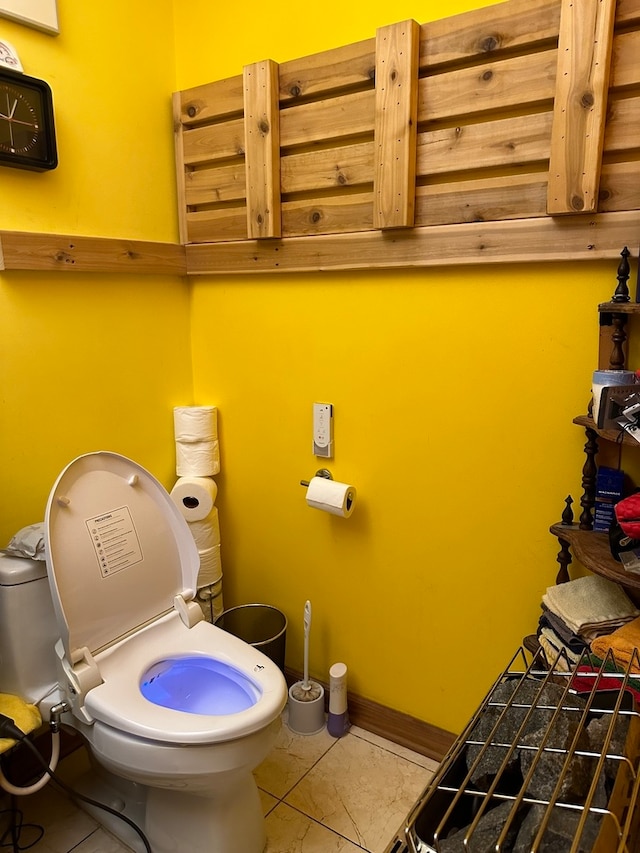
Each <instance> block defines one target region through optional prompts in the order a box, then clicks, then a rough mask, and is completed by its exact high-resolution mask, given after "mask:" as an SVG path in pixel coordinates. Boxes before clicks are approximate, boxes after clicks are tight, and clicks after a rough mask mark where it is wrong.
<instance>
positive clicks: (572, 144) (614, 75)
mask: <svg viewBox="0 0 640 853" xmlns="http://www.w3.org/2000/svg"><path fill="white" fill-rule="evenodd" d="M574 3H575V0H507V2H503V3H499V4H497V5H495V6H490V7H487V8H484V9H478V10H474V11H472V12H467V13H465V14H462V15H457V16H455V17H452V18H449V19H446V20H443V21H436V22H433V23H429V24H423V25H422V26H420V27H419V28H418V30H417V33H414V34H413V35H412V37H411V38H410V39H409V41H408V42H401V41H400V40H399V39H398V37H397V34H398V33H399V32H400V31H401V28H402V27H403V26H405V29H406V24H407V22H404V23H403V24H401V25H393V27H390V28H386V27H385V28H382V29H381V30H380V31H379V32H378V37H377V38H378V46H379V45H380V39H381V34H382V33H394V34H395V35H394V38H392V39H391V41H392V42H393V44H392V45H391V47H390V48H388V49H387V52H386V53H381V51H380V49H378V52H377V58H376V39H369V40H366V41H362V42H358V43H356V44H353V45H348V46H345V47H340V48H336V49H334V50H331V51H325V52H323V53H319V54H315V55H313V56H309V57H303V58H301V59H296V60H293V61H290V62H286V63H282V64H281V65H280V66H279V69H278V86H279V95H278V96H279V134H280V158H279V164H278V166H279V182H280V186H279V193H278V192H277V189H276V187H272V188H271V190H270V193H271V198H272V199H273V200H275V201H276V202H277V200H279V199H281V236H282V238H283V239H284V240H285V241H286V239H287V238H293V237H313V236H314V235H317V236H319V235H341V234H346V233H359V232H369V231H372V230H373V231H383V230H390V232H391V233H393V231H394V230H395V229H396V228H398V227H402V228H411V227H412V226H413V227H415V228H422V227H433V226H439V225H443V226H446V225H454V224H463V223H472V222H497V223H500V222H508V221H510V220H522V219H525V220H526V219H532V218H538V217H545V216H547V215H548V209H547V206H548V205H549V212H551V213H553V214H554V215H555V214H560V213H562V214H575V213H576V210H577V208H576V192H568V191H567V188H566V187H563V188H562V192H558V191H557V189H558V187H557V185H554V181H553V180H552V182H551V184H550V182H549V174H550V160H553V166H554V169H555V166H556V163H558V162H560V161H561V160H562V159H563V158H564V165H563V167H562V169H556V170H555V172H554V175H557V174H561V176H562V179H563V180H566V176H567V175H568V174H569V173H570V172H571V173H572V174H573V178H572V179H571V180H572V182H573V185H574V186H576V180H577V178H576V175H578V173H579V172H580V171H586V172H588V175H587V179H586V180H584V179H583V176H580V185H579V187H578V189H579V191H580V193H581V194H582V197H583V199H584V198H588V201H587V202H583V208H582V210H583V211H584V213H587V212H589V213H595V212H612V211H627V210H637V209H639V208H640V192H639V191H640V166H639V163H638V161H639V160H640V0H618V2H617V4H616V3H615V0H580V8H579V11H580V12H581V14H582V13H583V12H586V11H587V7H588V9H589V10H591V14H592V19H593V20H592V19H591V18H588V16H585V17H583V18H582V19H581V25H584V26H586V24H584V21H585V20H587V19H588V20H592V29H593V28H594V27H595V29H593V33H592V35H593V38H591V40H590V42H589V40H588V39H586V38H584V37H583V36H584V28H583V30H582V33H581V35H580V38H579V39H578V40H577V41H576V38H575V34H574V29H575V21H574V22H571V19H570V15H569V12H570V8H571V7H572V6H573V5H574ZM583 4H585V5H584V8H583ZM614 9H615V31H614V32H613V33H611V21H612V20H613V10H614ZM607 16H608V17H607ZM561 20H564V24H561ZM593 22H595V23H593ZM416 26H417V25H416ZM559 37H560V38H561V39H562V55H559V51H558V39H559ZM412 39H415V40H416V41H417V42H418V43H419V47H418V51H419V53H418V60H417V70H416V73H415V78H414V80H413V81H412V87H410V88H412V89H413V91H412V92H411V96H410V97H407V98H406V99H405V100H404V103H403V105H402V107H401V109H402V110H403V111H404V112H403V115H404V116H405V120H406V116H407V115H409V116H411V110H412V106H411V105H412V103H415V116H416V122H415V139H414V140H413V139H412V137H411V134H409V135H407V137H406V139H405V141H404V143H403V144H404V148H403V150H402V157H401V161H399V162H401V163H402V165H401V166H397V167H396V168H395V170H394V168H392V165H393V164H392V162H391V160H392V156H393V155H392V154H391V153H390V152H391V150H392V149H391V145H392V141H393V140H394V138H395V139H397V138H398V137H397V136H396V137H394V135H393V133H391V132H389V130H388V127H389V126H390V125H387V129H385V122H386V121H387V118H388V116H387V113H386V110H385V108H384V105H383V101H382V100H381V94H380V90H379V87H380V86H381V84H382V81H383V80H385V78H384V70H383V68H384V67H387V66H388V64H389V63H391V64H395V65H396V66H397V67H398V68H402V69H404V71H403V73H406V68H407V67H408V64H407V56H406V50H407V45H408V44H409V45H410V44H413V41H412ZM567 44H571V45H573V46H574V47H573V49H574V51H577V55H573V56H572V57H571V61H570V62H568V63H567V57H566V56H565V54H564V51H565V48H566V45H567ZM609 58H610V61H609ZM376 62H377V63H378V66H379V67H378V69H377V70H376ZM403 63H404V64H403ZM409 64H410V63H409ZM414 64H415V63H414ZM609 67H610V73H609ZM558 69H561V71H560V73H561V74H562V85H559V81H558ZM245 73H246V69H245ZM566 75H569V76H570V77H571V78H572V84H573V88H572V85H569V86H567V80H566ZM376 78H377V84H378V87H376ZM607 78H609V79H607ZM386 82H387V83H388V80H387V81H386ZM576 87H578V88H579V90H580V94H581V95H583V94H584V92H585V91H587V90H588V91H589V92H591V93H592V95H593V99H594V105H595V106H594V111H593V112H589V111H588V115H587V120H586V122H585V121H580V122H576V121H567V122H566V123H565V128H564V130H565V132H564V134H563V132H562V131H563V126H562V121H561V119H562V115H563V114H562V113H561V112H560V118H558V114H559V111H561V110H562V109H563V108H566V106H567V105H569V106H570V108H571V109H573V110H574V111H575V107H574V106H573V103H574V102H573V101H572V100H571V99H572V98H573V97H574V91H575V88H576ZM376 88H378V91H376ZM412 97H415V102H412V100H411V98H412ZM176 99H177V101H176V103H177V107H176V131H177V136H178V139H177V151H180V152H181V155H179V156H181V157H182V165H181V167H179V170H178V171H179V183H180V185H181V188H180V199H181V201H180V203H181V210H180V213H181V220H182V234H183V235H184V240H185V242H187V243H213V242H225V243H227V242H233V241H238V240H239V241H243V240H248V239H250V236H257V235H249V233H248V230H247V197H246V179H247V175H246V154H245V141H244V140H245V129H244V123H245V122H244V114H245V110H246V106H245V103H244V97H243V75H239V76H238V77H236V78H229V79H228V80H223V81H219V82H216V83H211V84H207V85H204V86H199V87H196V88H194V89H190V90H187V91H184V92H181V93H178V95H177V96H176ZM563 104H564V106H562V105H563ZM605 119H606V121H605ZM396 121H397V118H396ZM412 121H413V119H412ZM554 128H555V129H554ZM554 133H555V134H556V136H555V137H554V136H553V134H554ZM567 135H568V136H569V139H568V140H567V139H566V137H567ZM563 136H564V137H565V139H564V140H563ZM594 137H595V139H596V141H595V144H594ZM385 138H386V140H387V142H386V145H387V146H388V147H387V149H386V151H385V154H384V157H383V158H382V160H380V158H379V157H378V156H377V153H379V150H380V149H379V142H380V140H381V139H385ZM552 139H553V140H554V141H553V143H552ZM414 143H415V144H414ZM568 152H569V153H568ZM567 158H569V159H568V160H567ZM381 163H382V167H381V165H380V164H381ZM567 163H568V164H569V165H567ZM385 167H386V168H385ZM273 174H274V175H275V171H274V172H273ZM408 177H410V180H411V181H412V182H413V183H414V184H415V191H414V192H411V190H410V188H409V187H408V185H407V180H408ZM274 180H275V179H274ZM383 182H386V183H383ZM394 183H395V185H396V186H401V187H402V190H401V193H402V196H403V197H402V205H401V213H400V214H397V213H396V212H395V211H394V210H392V207H393V206H390V205H388V203H387V204H385V206H383V208H381V206H380V205H379V204H377V203H376V199H377V200H378V201H379V200H380V198H379V196H380V187H382V186H386V187H389V186H392V185H393V184H394ZM385 192H387V190H385ZM393 192H397V190H394V191H392V193H393ZM585 193H586V195H585ZM549 199H554V200H553V201H549ZM381 210H382V213H381V212H380V211H381ZM275 233H276V232H274V235H275Z"/></svg>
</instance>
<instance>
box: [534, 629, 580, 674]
mask: <svg viewBox="0 0 640 853" xmlns="http://www.w3.org/2000/svg"><path fill="white" fill-rule="evenodd" d="M538 642H539V643H540V648H541V649H542V651H543V653H544V656H545V659H546V662H547V666H552V667H553V668H554V670H556V672H571V670H572V669H573V667H574V666H575V662H574V661H572V660H569V658H568V657H567V654H566V652H565V651H564V650H562V651H561V652H560V656H558V653H559V651H560V650H559V649H557V648H556V647H555V645H554V644H553V643H552V642H551V641H550V640H549V638H548V637H545V636H544V634H540V636H539V637H538Z"/></svg>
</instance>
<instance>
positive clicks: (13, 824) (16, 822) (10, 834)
mask: <svg viewBox="0 0 640 853" xmlns="http://www.w3.org/2000/svg"><path fill="white" fill-rule="evenodd" d="M4 814H8V815H10V818H9V826H8V827H7V828H6V830H5V831H4V832H3V833H2V835H0V847H7V848H10V849H11V851H12V853H21V851H22V850H29V848H30V847H33V846H34V845H35V844H37V843H38V841H40V839H41V838H42V836H43V835H44V828H43V827H41V826H39V824H37V823H24V820H23V818H24V815H23V814H22V812H21V811H20V809H19V808H18V807H17V806H16V798H15V797H14V796H13V795H12V796H11V808H9V809H1V810H0V815H4ZM28 829H35V831H36V833H37V835H36V837H35V838H34V839H33V841H31V842H30V843H29V844H21V843H20V840H21V836H22V834H23V832H24V831H25V830H28Z"/></svg>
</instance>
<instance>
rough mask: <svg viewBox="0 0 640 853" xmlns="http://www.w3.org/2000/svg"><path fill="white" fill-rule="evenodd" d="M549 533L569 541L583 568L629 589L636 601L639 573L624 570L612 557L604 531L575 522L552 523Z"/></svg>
mask: <svg viewBox="0 0 640 853" xmlns="http://www.w3.org/2000/svg"><path fill="white" fill-rule="evenodd" d="M551 533H552V534H553V535H554V536H557V537H558V539H564V541H565V542H568V543H569V545H570V546H571V550H572V551H573V556H574V557H575V559H576V560H578V561H579V562H580V563H581V564H582V565H583V566H584V567H585V569H589V571H590V572H593V573H594V574H595V575H602V576H603V577H605V578H608V579H609V580H610V581H614V582H615V583H618V584H620V586H623V587H625V589H627V591H630V590H631V591H632V594H631V595H630V597H631V598H632V599H633V600H634V601H638V598H639V596H640V575H636V574H633V573H632V572H627V571H625V570H624V568H623V567H622V563H619V562H618V561H617V560H614V559H613V557H612V556H611V549H610V548H609V536H608V535H607V534H606V533H595V532H594V531H593V530H580V528H579V527H578V525H577V524H571V525H569V524H554V525H552V526H551Z"/></svg>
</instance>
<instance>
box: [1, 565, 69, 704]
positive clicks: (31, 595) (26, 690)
mask: <svg viewBox="0 0 640 853" xmlns="http://www.w3.org/2000/svg"><path fill="white" fill-rule="evenodd" d="M57 639H58V628H57V624H56V619H55V614H54V611H53V604H52V601H51V593H50V592H49V582H48V580H47V569H46V565H45V563H44V562H43V561H41V560H29V559H24V558H22V557H14V556H11V555H9V554H6V553H2V552H0V693H13V694H15V695H17V696H20V697H22V698H23V699H25V700H26V701H28V702H33V703H34V704H36V703H37V702H39V701H40V700H41V699H42V698H43V697H44V696H46V695H47V694H48V693H49V692H50V691H51V689H52V688H53V687H54V686H55V685H56V684H57V681H58V679H57V671H56V656H55V653H54V645H55V642H56V640H57Z"/></svg>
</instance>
